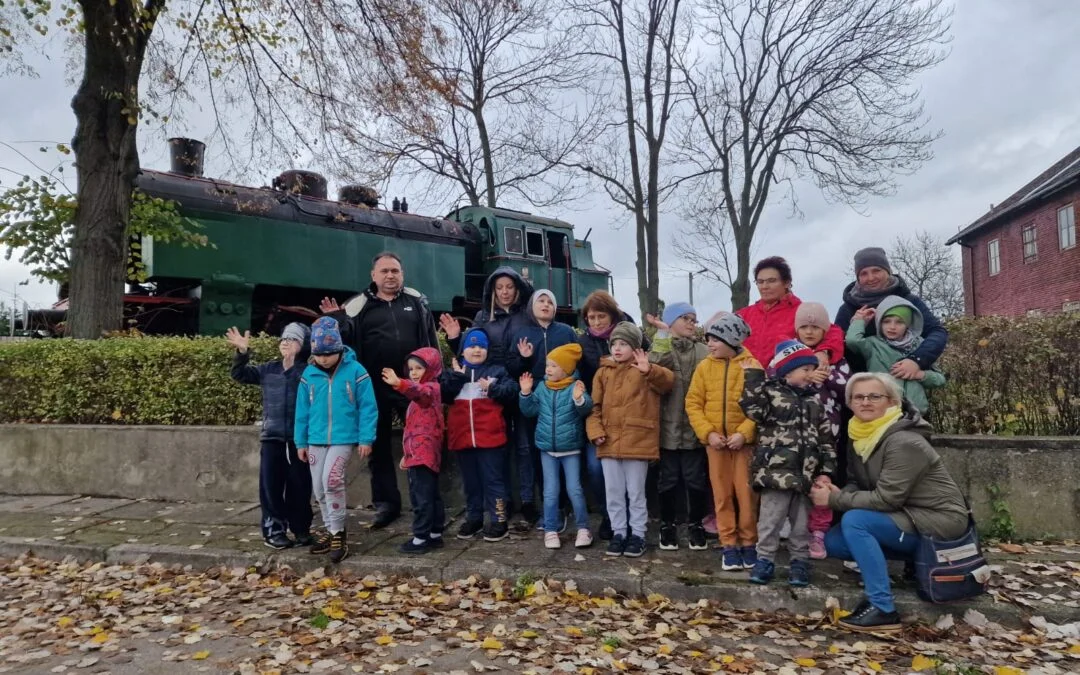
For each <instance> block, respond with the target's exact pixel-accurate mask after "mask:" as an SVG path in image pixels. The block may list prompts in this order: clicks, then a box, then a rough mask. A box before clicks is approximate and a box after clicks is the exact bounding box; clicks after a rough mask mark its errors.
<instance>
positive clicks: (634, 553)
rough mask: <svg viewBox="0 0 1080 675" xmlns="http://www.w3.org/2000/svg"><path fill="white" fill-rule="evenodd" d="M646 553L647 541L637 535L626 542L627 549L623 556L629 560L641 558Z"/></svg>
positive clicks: (624, 550)
mask: <svg viewBox="0 0 1080 675" xmlns="http://www.w3.org/2000/svg"><path fill="white" fill-rule="evenodd" d="M644 553H645V539H644V538H643V537H639V536H637V535H636V534H632V535H630V538H629V539H627V540H626V548H624V549H623V555H625V556H627V557H629V558H640V557H641V556H642V555H644Z"/></svg>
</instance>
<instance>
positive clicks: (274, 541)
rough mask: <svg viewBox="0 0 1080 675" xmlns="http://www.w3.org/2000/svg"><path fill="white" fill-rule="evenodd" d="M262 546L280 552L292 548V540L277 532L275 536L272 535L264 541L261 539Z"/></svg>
mask: <svg viewBox="0 0 1080 675" xmlns="http://www.w3.org/2000/svg"><path fill="white" fill-rule="evenodd" d="M263 546H265V547H267V548H272V549H274V550H277V551H280V550H282V549H286V548H292V547H293V540H292V539H289V538H288V537H287V536H286V535H285V533H284V532H278V533H277V534H272V535H270V536H269V537H267V538H266V539H263Z"/></svg>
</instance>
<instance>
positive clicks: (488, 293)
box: [481, 265, 533, 316]
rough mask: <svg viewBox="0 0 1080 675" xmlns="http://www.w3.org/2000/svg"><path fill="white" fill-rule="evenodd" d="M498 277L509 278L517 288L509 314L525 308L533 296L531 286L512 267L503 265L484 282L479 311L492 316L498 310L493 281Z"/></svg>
mask: <svg viewBox="0 0 1080 675" xmlns="http://www.w3.org/2000/svg"><path fill="white" fill-rule="evenodd" d="M499 277H509V278H510V279H511V280H512V281H513V282H514V285H515V286H517V292H518V296H517V300H515V301H514V305H513V307H511V313H513V312H516V311H519V310H520V309H521V308H522V307H525V306H526V304H527V303H528V302H529V299H530V298H531V297H532V294H533V286H532V284H530V283H529V282H528V281H526V280H525V279H523V278H522V277H521V275H520V274H518V272H517V270H515V269H514V268H513V267H509V266H507V265H503V266H502V267H499V268H497V269H496V270H495V271H494V272H492V273H491V274H490V275H488V278H487V279H485V280H484V292H483V295H482V297H481V309H482V310H483V311H485V312H488V314H490V315H491V316H494V315H495V312H496V311H497V309H498V308H496V307H495V281H496V280H498V278H499Z"/></svg>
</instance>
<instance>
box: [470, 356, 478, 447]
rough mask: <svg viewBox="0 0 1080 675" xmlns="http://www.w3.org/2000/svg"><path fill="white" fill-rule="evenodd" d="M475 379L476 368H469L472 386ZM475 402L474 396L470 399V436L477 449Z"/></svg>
mask: <svg viewBox="0 0 1080 675" xmlns="http://www.w3.org/2000/svg"><path fill="white" fill-rule="evenodd" d="M474 377H476V369H475V368H469V383H470V384H472V383H473V382H474V381H475V380H474V379H473V378H474ZM474 400H475V398H474V397H472V396H470V397H469V435H470V436H472V446H473V447H474V448H475V447H477V445H476V417H475V414H474V413H473V401H474Z"/></svg>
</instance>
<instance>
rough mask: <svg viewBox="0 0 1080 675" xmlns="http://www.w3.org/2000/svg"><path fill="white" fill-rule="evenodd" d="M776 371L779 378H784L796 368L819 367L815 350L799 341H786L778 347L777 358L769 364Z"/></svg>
mask: <svg viewBox="0 0 1080 675" xmlns="http://www.w3.org/2000/svg"><path fill="white" fill-rule="evenodd" d="M769 365H770V367H772V368H773V369H774V370H775V371H776V375H777V377H784V376H786V375H787V374H788V373H790V372H791V371H793V370H795V369H796V368H801V367H802V366H814V367H815V368H816V367H817V365H818V359H817V357H816V356H814V350H812V349H810V348H809V347H807V346H806V345H804V344H803V343H801V342H799V341H798V340H785V341H784V342H781V343H780V344H778V345H776V356H775V357H773V360H772V363H770V364H769Z"/></svg>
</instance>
